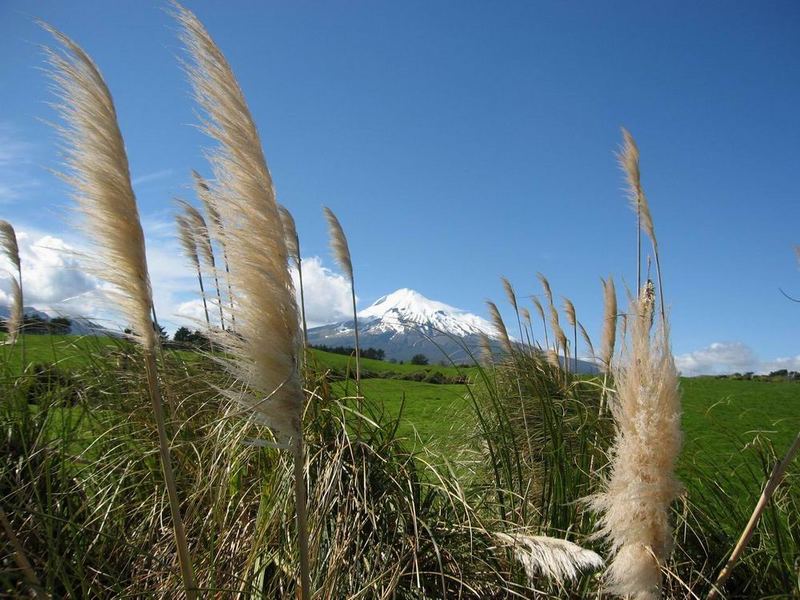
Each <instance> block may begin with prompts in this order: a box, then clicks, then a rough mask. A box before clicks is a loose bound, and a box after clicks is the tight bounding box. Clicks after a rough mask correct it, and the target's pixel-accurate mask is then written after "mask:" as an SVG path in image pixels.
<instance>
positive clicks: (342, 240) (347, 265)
mask: <svg viewBox="0 0 800 600" xmlns="http://www.w3.org/2000/svg"><path fill="white" fill-rule="evenodd" d="M322 210H323V212H324V213H325V219H327V221H328V234H329V236H330V243H331V250H332V251H333V256H334V258H335V259H336V262H338V263H339V267H340V268H341V269H342V271H344V273H345V275H346V276H347V278H348V279H349V280H350V295H351V297H352V299H353V331H354V332H355V339H356V390H357V393H358V396H359V397H360V396H361V367H360V350H359V346H358V313H357V312H356V286H355V282H354V281H353V261H352V260H351V258H350V247H349V246H348V244H347V237H346V236H345V234H344V229H342V224H341V223H340V222H339V219H337V218H336V215H335V214H333V211H332V210H331V209H330V208H328V207H327V206H323V207H322Z"/></svg>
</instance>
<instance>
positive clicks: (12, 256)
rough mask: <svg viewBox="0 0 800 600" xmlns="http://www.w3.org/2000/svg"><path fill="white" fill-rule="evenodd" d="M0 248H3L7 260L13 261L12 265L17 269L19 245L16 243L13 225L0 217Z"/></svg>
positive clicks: (18, 265) (18, 264) (18, 266)
mask: <svg viewBox="0 0 800 600" xmlns="http://www.w3.org/2000/svg"><path fill="white" fill-rule="evenodd" d="M0 248H2V249H3V251H4V252H5V254H6V256H8V260H10V261H11V262H12V263H14V266H15V267H16V268H17V270H19V268H20V260H19V245H18V244H17V234H16V232H15V231H14V227H13V226H12V225H11V223H9V222H8V221H3V220H2V219H0Z"/></svg>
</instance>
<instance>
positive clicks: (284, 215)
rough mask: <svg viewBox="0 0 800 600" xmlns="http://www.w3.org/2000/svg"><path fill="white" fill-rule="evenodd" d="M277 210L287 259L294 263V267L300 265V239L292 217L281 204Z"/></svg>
mask: <svg viewBox="0 0 800 600" xmlns="http://www.w3.org/2000/svg"><path fill="white" fill-rule="evenodd" d="M278 210H279V211H280V214H281V223H282V224H283V234H284V236H285V237H286V251H287V252H288V253H289V258H291V259H292V260H293V261H294V264H295V266H298V265H299V264H300V237H299V236H298V235H297V226H296V225H295V223H294V217H293V216H292V213H290V212H289V209H288V208H286V207H285V206H283V205H282V204H279V205H278Z"/></svg>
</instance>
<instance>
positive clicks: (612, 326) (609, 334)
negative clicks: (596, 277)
mask: <svg viewBox="0 0 800 600" xmlns="http://www.w3.org/2000/svg"><path fill="white" fill-rule="evenodd" d="M602 336H603V337H602V341H601V344H600V360H602V361H603V364H604V365H605V366H606V370H608V369H609V368H611V358H612V357H613V356H614V345H615V344H616V340H617V291H616V289H615V287H614V280H613V279H612V278H611V277H609V278H608V279H607V280H604V281H603V333H602Z"/></svg>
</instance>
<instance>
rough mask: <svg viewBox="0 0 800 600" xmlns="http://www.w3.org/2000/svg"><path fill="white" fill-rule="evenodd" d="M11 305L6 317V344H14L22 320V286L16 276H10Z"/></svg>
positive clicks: (20, 329)
mask: <svg viewBox="0 0 800 600" xmlns="http://www.w3.org/2000/svg"><path fill="white" fill-rule="evenodd" d="M10 296H11V306H9V307H8V309H9V315H8V319H6V331H8V339H7V340H6V343H7V344H15V343H16V341H17V339H19V334H20V332H21V331H22V323H23V321H24V316H23V314H24V313H23V308H22V288H21V287H20V285H19V282H18V281H17V278H16V277H11V293H10Z"/></svg>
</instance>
